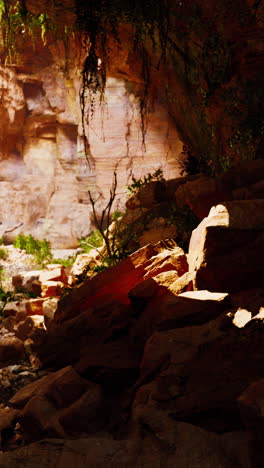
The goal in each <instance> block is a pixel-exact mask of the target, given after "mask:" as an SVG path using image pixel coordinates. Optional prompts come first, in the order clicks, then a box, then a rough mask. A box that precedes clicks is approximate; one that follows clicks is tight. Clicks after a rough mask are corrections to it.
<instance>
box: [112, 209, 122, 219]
mask: <svg viewBox="0 0 264 468" xmlns="http://www.w3.org/2000/svg"><path fill="white" fill-rule="evenodd" d="M122 214H123V213H121V211H118V210H115V211H113V213H112V221H117V220H118V219H119V218H120V216H122Z"/></svg>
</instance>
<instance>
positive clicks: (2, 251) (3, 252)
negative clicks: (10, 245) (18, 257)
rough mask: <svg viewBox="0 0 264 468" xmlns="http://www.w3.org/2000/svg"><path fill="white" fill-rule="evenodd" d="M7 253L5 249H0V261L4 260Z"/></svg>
mask: <svg viewBox="0 0 264 468" xmlns="http://www.w3.org/2000/svg"><path fill="white" fill-rule="evenodd" d="M7 257H8V253H7V251H6V250H5V249H2V248H0V260H6V259H7Z"/></svg>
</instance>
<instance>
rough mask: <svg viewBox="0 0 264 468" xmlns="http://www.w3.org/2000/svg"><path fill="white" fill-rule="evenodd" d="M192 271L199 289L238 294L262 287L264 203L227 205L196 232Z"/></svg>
mask: <svg viewBox="0 0 264 468" xmlns="http://www.w3.org/2000/svg"><path fill="white" fill-rule="evenodd" d="M188 263H189V270H190V271H195V272H196V277H195V280H194V288H195V289H209V290H210V291H227V292H236V291H241V290H242V289H243V288H244V289H249V288H254V287H255V288H256V287H262V277H263V274H264V200H241V201H233V202H225V203H223V204H221V205H217V206H215V207H213V208H212V209H211V210H210V213H209V215H208V217H207V218H205V219H204V220H203V221H202V222H201V223H200V225H199V226H198V227H197V228H196V229H195V230H194V231H193V233H192V237H191V240H190V246H189V254H188Z"/></svg>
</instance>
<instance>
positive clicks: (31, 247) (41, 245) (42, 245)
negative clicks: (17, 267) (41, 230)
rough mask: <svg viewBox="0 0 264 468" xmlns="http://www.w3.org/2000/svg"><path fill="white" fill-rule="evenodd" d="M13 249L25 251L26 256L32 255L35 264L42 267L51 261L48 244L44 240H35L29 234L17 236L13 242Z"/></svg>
mask: <svg viewBox="0 0 264 468" xmlns="http://www.w3.org/2000/svg"><path fill="white" fill-rule="evenodd" d="M14 247H16V248H17V249H21V250H25V251H26V253H27V254H31V255H34V259H35V261H36V262H37V264H39V265H41V266H43V265H45V264H47V263H50V262H51V261H52V253H51V250H50V244H49V242H48V241H47V240H46V239H43V240H37V239H35V238H34V237H33V236H32V235H31V234H29V235H28V236H25V235H24V234H19V235H18V236H17V237H16V238H15V240H14Z"/></svg>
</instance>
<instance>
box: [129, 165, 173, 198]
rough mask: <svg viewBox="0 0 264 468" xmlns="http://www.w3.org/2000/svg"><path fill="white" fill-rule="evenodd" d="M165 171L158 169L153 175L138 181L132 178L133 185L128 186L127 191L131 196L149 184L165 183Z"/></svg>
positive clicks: (149, 174)
mask: <svg viewBox="0 0 264 468" xmlns="http://www.w3.org/2000/svg"><path fill="white" fill-rule="evenodd" d="M164 180H165V179H164V177H163V171H162V169H160V168H159V169H157V170H156V171H155V172H153V174H151V173H148V174H147V175H146V176H144V177H142V178H139V179H136V178H135V177H134V176H132V183H131V184H130V185H127V191H128V194H129V195H135V194H136V193H137V192H138V191H139V190H140V189H141V188H143V187H145V185H147V184H149V183H150V182H154V181H164Z"/></svg>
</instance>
